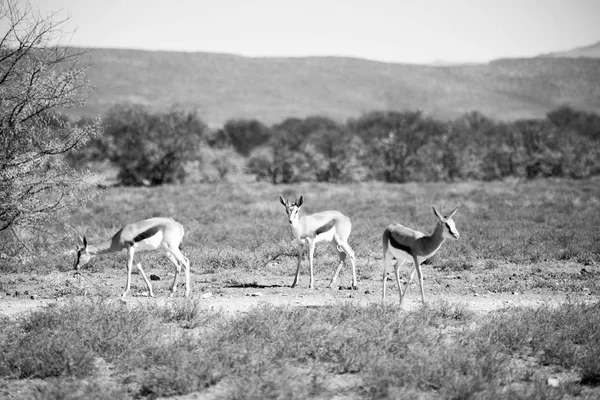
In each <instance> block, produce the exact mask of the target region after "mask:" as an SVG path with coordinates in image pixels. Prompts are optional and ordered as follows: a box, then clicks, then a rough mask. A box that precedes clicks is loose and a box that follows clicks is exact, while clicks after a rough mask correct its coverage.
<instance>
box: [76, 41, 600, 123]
mask: <svg viewBox="0 0 600 400" xmlns="http://www.w3.org/2000/svg"><path fill="white" fill-rule="evenodd" d="M84 50H85V49H84ZM87 50H88V53H87V54H86V55H85V56H84V57H85V59H86V60H87V61H89V62H90V64H91V67H90V68H89V70H88V77H89V78H90V80H91V81H92V84H94V85H95V86H96V88H97V89H96V91H95V92H94V93H93V95H92V96H91V97H90V98H89V99H88V101H87V103H86V107H85V108H78V109H74V110H71V112H72V113H73V114H75V115H96V114H102V113H104V112H105V111H106V110H107V109H109V108H110V107H111V106H113V105H114V104H118V103H124V102H131V103H140V104H144V105H147V106H149V107H151V108H153V109H155V110H168V109H171V108H173V107H174V106H176V107H183V108H186V109H193V110H197V112H198V114H199V115H200V116H201V117H202V118H203V119H204V120H205V121H206V122H207V123H209V124H210V125H212V126H220V125H222V124H223V123H224V122H225V121H227V120H228V119H232V118H256V119H258V120H260V121H262V122H264V123H268V124H272V123H277V122H280V121H282V120H283V119H285V118H287V117H304V116H308V115H317V114H318V115H324V116H329V117H331V118H334V119H337V120H340V121H345V120H346V119H347V118H352V117H358V116H360V115H361V114H363V113H365V112H368V111H371V110H404V109H410V110H422V111H423V112H424V113H426V114H428V115H431V116H435V117H437V118H443V119H446V118H453V117H456V116H458V115H461V114H463V113H465V112H469V111H473V110H477V111H480V112H481V113H483V114H485V115H487V116H490V117H492V118H497V119H502V120H513V119H518V118H533V117H542V116H544V115H545V114H546V113H547V112H548V111H550V110H552V109H553V108H556V107H558V106H560V105H563V104H570V105H572V106H573V107H576V108H578V109H582V110H586V111H593V112H600V60H599V59H594V58H565V57H535V58H526V59H502V60H496V61H493V62H490V63H488V64H464V65H443V66H433V65H412V64H394V63H383V62H375V61H369V60H363V59H357V58H345V57H303V58H302V57H300V58H252V57H243V56H236V55H228V54H213V53H184V52H164V51H155V52H152V51H142V50H117V49H87Z"/></svg>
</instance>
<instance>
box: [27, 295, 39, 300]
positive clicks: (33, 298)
mask: <svg viewBox="0 0 600 400" xmlns="http://www.w3.org/2000/svg"><path fill="white" fill-rule="evenodd" d="M29 298H30V299H31V300H35V299H37V298H38V297H37V296H36V295H35V294H32V295H31V297H29Z"/></svg>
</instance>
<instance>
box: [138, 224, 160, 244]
mask: <svg viewBox="0 0 600 400" xmlns="http://www.w3.org/2000/svg"><path fill="white" fill-rule="evenodd" d="M158 231H160V227H158V226H154V227H152V228H150V229H146V230H145V231H144V232H142V233H140V234H139V235H137V236H136V237H134V238H133V243H138V242H141V241H142V240H145V239H148V238H149V237H152V236H154V235H156V234H157V233H158Z"/></svg>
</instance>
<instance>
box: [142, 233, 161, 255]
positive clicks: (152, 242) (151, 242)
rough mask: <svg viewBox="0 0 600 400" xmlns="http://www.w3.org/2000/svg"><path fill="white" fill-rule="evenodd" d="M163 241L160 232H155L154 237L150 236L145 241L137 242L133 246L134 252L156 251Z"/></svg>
mask: <svg viewBox="0 0 600 400" xmlns="http://www.w3.org/2000/svg"><path fill="white" fill-rule="evenodd" d="M162 240H163V234H162V232H157V233H156V234H155V235H154V236H150V237H149V238H147V239H144V240H142V241H141V242H137V243H136V244H135V251H149V250H156V249H158V248H159V247H160V246H161V244H162Z"/></svg>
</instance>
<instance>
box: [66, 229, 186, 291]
mask: <svg viewBox="0 0 600 400" xmlns="http://www.w3.org/2000/svg"><path fill="white" fill-rule="evenodd" d="M183 234H184V231H183V226H181V224H180V223H178V222H177V221H175V220H173V219H171V218H150V219H145V220H143V221H138V222H134V223H131V224H128V225H125V226H124V227H123V228H121V229H120V230H119V231H118V232H117V233H116V234H115V235H114V236H113V237H112V238H111V239H109V240H106V241H104V242H102V243H99V244H97V245H91V244H90V245H88V242H87V239H86V238H85V236H84V237H83V247H81V248H79V249H78V250H77V259H76V260H75V270H77V271H78V270H79V268H81V267H82V266H83V265H85V264H87V263H88V262H89V261H90V260H91V259H92V258H94V257H96V256H102V255H105V254H111V253H118V252H120V251H121V250H123V249H126V250H127V254H128V259H127V283H126V287H125V292H123V295H122V297H125V296H126V295H127V293H128V292H129V289H130V287H131V270H132V268H133V259H134V256H135V254H136V253H137V252H140V251H152V250H164V251H165V254H166V255H167V258H168V259H169V260H171V262H172V263H173V264H174V265H175V268H176V271H175V279H174V280H173V285H172V286H171V296H172V295H174V294H175V291H176V290H177V278H178V277H179V274H180V273H181V267H182V266H183V267H184V269H185V296H186V297H189V295H190V262H189V261H188V259H187V258H186V257H185V256H184V255H183V254H182V253H181V251H180V246H181V241H182V239H183ZM136 265H137V268H138V269H139V270H140V273H141V274H142V277H143V278H144V281H146V286H148V291H149V295H150V296H151V297H154V293H153V292H152V285H151V284H150V281H149V280H148V277H147V276H146V274H145V273H144V270H143V269H142V264H141V262H140V260H139V256H138V259H137V263H136Z"/></svg>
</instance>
